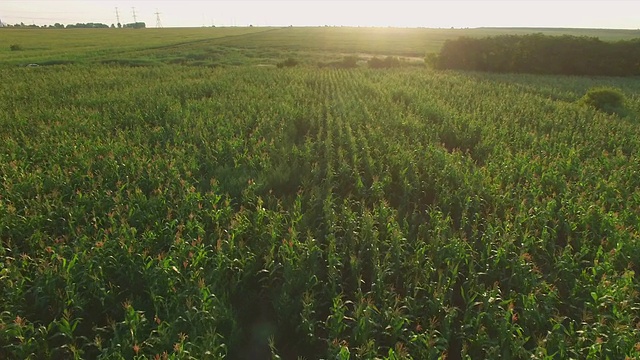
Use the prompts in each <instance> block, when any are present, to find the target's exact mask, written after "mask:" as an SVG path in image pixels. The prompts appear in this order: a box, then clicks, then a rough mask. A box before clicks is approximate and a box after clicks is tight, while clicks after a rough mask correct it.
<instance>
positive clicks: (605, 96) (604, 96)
mask: <svg viewBox="0 0 640 360" xmlns="http://www.w3.org/2000/svg"><path fill="white" fill-rule="evenodd" d="M624 101H625V99H624V94H623V93H622V92H621V91H620V90H618V89H613V88H592V89H589V91H587V93H586V94H585V95H584V96H583V97H582V98H581V99H580V102H581V103H582V104H585V105H588V106H592V107H594V108H596V109H598V110H601V111H604V112H607V113H609V114H612V113H618V112H619V111H620V110H622V109H623V108H624Z"/></svg>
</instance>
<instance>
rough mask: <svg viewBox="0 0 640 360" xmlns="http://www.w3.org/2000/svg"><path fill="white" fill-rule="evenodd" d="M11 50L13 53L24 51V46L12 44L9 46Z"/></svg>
mask: <svg viewBox="0 0 640 360" xmlns="http://www.w3.org/2000/svg"><path fill="white" fill-rule="evenodd" d="M9 49H11V51H20V50H22V46H20V45H18V44H11V45H9Z"/></svg>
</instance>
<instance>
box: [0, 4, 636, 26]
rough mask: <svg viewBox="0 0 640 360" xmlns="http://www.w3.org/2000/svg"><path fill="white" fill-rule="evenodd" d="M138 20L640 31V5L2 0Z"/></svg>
mask: <svg viewBox="0 0 640 360" xmlns="http://www.w3.org/2000/svg"><path fill="white" fill-rule="evenodd" d="M116 7H117V8H118V12H119V15H120V22H121V23H123V24H124V23H131V22H133V11H134V9H135V13H136V19H137V21H143V22H145V23H146V24H147V27H155V26H156V22H157V15H156V14H155V13H156V12H158V13H159V18H160V21H161V25H162V26H163V27H199V26H211V25H215V26H248V25H254V26H289V25H293V26H324V25H329V26H383V27H386V26H397V27H429V28H449V27H456V28H466V27H469V28H474V27H573V28H612V29H640V1H638V0H626V1H615V0H609V1H607V0H600V1H595V0H593V1H579V0H569V1H567V0H560V1H553V0H537V1H531V0H529V1H526V0H502V1H488V0H450V1H442V0H423V1H418V0H414V1H375V0H374V1H364V0H346V1H338V0H325V1H317V0H316V1H313V0H288V1H274V0H253V1H248V0H246V1H243V0H240V1H238V0H237V1H221V0H220V1H216V0H214V1H205V0H182V1H177V0H174V1H169V0H38V1H36V0H1V1H0V21H2V22H3V23H9V24H16V23H20V22H23V23H25V24H37V25H44V24H54V23H56V22H58V23H62V24H75V23H79V22H80V23H88V22H99V23H105V24H108V25H110V24H112V23H117V20H116Z"/></svg>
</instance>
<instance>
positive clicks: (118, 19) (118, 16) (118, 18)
mask: <svg viewBox="0 0 640 360" xmlns="http://www.w3.org/2000/svg"><path fill="white" fill-rule="evenodd" d="M116 20H117V21H118V22H117V24H118V26H119V25H120V13H119V12H118V8H116Z"/></svg>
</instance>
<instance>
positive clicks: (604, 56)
mask: <svg viewBox="0 0 640 360" xmlns="http://www.w3.org/2000/svg"><path fill="white" fill-rule="evenodd" d="M638 57H640V40H639V39H634V40H627V41H618V42H604V41H601V40H599V39H598V38H594V37H576V36H569V35H564V36H546V35H543V34H529V35H521V36H517V35H502V36H495V37H487V38H470V37H461V38H459V39H457V40H447V41H446V42H445V43H444V45H443V46H442V49H441V50H440V53H439V54H438V55H437V57H436V58H435V59H430V62H432V63H433V64H434V65H435V67H436V68H438V69H459V70H472V71H489V72H502V73H533V74H558V75H559V74H562V75H605V76H636V75H640V67H638V63H637V59H638Z"/></svg>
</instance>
